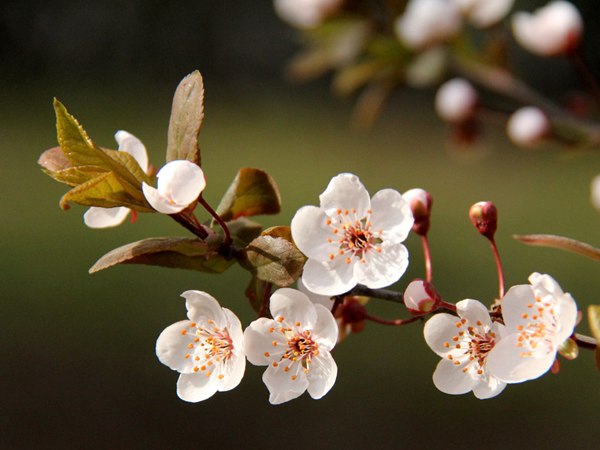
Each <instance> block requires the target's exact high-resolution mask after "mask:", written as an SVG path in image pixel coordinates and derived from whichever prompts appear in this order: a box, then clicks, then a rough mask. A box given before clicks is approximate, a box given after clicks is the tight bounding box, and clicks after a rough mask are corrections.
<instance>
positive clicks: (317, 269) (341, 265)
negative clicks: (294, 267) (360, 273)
mask: <svg viewBox="0 0 600 450" xmlns="http://www.w3.org/2000/svg"><path fill="white" fill-rule="evenodd" d="M353 270H354V269H353V265H352V264H346V263H345V262H344V260H343V259H342V258H336V259H335V260H334V261H332V262H331V264H328V263H325V262H321V261H318V260H315V259H310V258H309V259H308V260H307V261H306V264H305V265H304V272H303V273H302V282H303V283H304V285H305V286H306V288H307V289H308V290H309V291H312V292H314V293H316V294H320V295H329V296H333V295H339V294H343V293H345V292H348V291H349V290H350V289H352V288H353V287H354V286H356V283H357V282H356V280H355V279H354V274H353Z"/></svg>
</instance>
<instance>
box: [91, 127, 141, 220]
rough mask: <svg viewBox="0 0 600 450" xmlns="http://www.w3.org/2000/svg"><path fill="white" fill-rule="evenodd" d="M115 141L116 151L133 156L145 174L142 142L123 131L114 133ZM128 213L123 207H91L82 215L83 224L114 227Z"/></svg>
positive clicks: (127, 209) (128, 210)
mask: <svg viewBox="0 0 600 450" xmlns="http://www.w3.org/2000/svg"><path fill="white" fill-rule="evenodd" d="M115 140H116V141H117V144H119V148H118V150H119V151H122V152H125V153H129V154H130V155H131V156H133V157H134V159H135V160H136V161H137V163H138V164H139V165H140V167H141V169H142V170H143V171H144V173H147V172H148V153H147V152H146V147H144V144H142V141H140V140H139V139H138V138H136V137H135V136H134V135H133V134H130V133H128V132H127V131H123V130H119V131H117V132H116V133H115ZM130 212H131V210H130V209H129V208H126V207H124V206H122V207H115V208H100V207H98V206H92V207H91V208H89V209H88V210H87V211H86V212H85V214H84V215H83V222H84V223H85V224H86V225H87V226H88V227H90V228H108V227H116V226H117V225H120V224H122V223H123V221H124V220H125V219H126V218H127V216H128V215H129V213H130Z"/></svg>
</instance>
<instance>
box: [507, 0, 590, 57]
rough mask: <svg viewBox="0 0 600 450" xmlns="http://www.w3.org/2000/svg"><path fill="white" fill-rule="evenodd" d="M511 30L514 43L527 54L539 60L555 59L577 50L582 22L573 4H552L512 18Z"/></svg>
mask: <svg viewBox="0 0 600 450" xmlns="http://www.w3.org/2000/svg"><path fill="white" fill-rule="evenodd" d="M512 30H513V34H514V36H515V39H516V40H517V42H518V43H519V44H521V46H523V47H524V48H525V49H527V50H529V51H530V52H532V53H535V54H536V55H539V56H556V55H561V54H565V53H568V52H570V51H573V50H574V49H576V48H577V47H578V46H579V43H580V41H581V34H582V32H583V20H582V19H581V15H580V14H579V10H578V9H577V8H576V7H575V6H573V4H571V3H569V2H566V1H553V2H550V3H548V4H547V5H546V6H544V7H543V8H540V9H538V10H536V11H535V12H534V13H533V14H530V13H526V12H518V13H516V14H514V16H513V18H512Z"/></svg>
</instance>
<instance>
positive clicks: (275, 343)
mask: <svg viewBox="0 0 600 450" xmlns="http://www.w3.org/2000/svg"><path fill="white" fill-rule="evenodd" d="M270 311H271V315H272V317H273V319H268V318H264V317H262V318H259V319H257V320H255V321H254V322H252V323H251V324H250V325H249V326H248V328H246V330H245V331H244V338H245V342H246V357H247V358H248V361H250V362H251V363H252V364H254V365H257V366H268V367H267V369H266V370H265V372H264V374H263V381H264V383H265V385H266V386H267V388H268V389H269V394H270V395H269V401H270V402H271V404H274V405H277V404H280V403H284V402H287V401H289V400H293V399H295V398H297V397H299V396H300V395H302V394H303V393H304V391H306V390H308V393H309V394H310V396H311V397H312V398H314V399H319V398H321V397H323V396H324V395H325V394H327V392H329V390H330V389H331V387H332V386H333V384H334V383H335V380H336V377H337V365H336V364H335V361H334V360H333V357H332V356H331V353H330V351H331V350H332V349H333V347H334V346H335V343H336V341H337V336H338V327H337V324H336V322H335V319H334V318H333V316H332V315H331V312H330V311H329V310H328V309H327V308H325V307H324V306H323V305H320V304H314V303H312V302H311V301H310V300H309V299H308V297H307V296H306V295H305V294H303V293H302V292H300V291H298V290H296V289H290V288H283V289H279V290H277V291H275V293H273V295H272V296H271V301H270Z"/></svg>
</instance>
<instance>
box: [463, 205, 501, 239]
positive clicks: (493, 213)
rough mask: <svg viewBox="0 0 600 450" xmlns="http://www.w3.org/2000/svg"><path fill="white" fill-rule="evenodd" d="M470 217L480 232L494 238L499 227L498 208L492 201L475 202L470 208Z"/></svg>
mask: <svg viewBox="0 0 600 450" xmlns="http://www.w3.org/2000/svg"><path fill="white" fill-rule="evenodd" d="M469 218H470V219H471V223H472V224H473V225H474V226H475V228H477V231H479V234H481V235H482V236H485V237H486V238H488V239H489V240H493V239H494V234H495V233H496V228H497V227H498V210H497V209H496V206H495V205H494V204H493V203H492V202H478V203H475V204H474V205H473V206H471V208H470V209H469Z"/></svg>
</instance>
